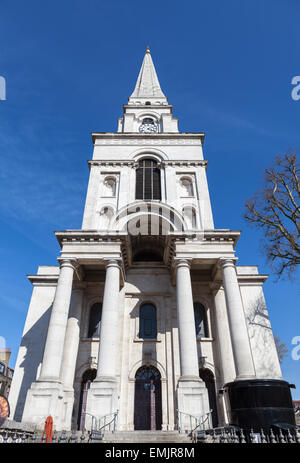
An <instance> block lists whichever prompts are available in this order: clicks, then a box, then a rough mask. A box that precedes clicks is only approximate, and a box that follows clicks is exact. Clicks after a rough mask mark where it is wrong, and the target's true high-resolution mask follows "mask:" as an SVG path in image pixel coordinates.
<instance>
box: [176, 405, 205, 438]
mask: <svg viewBox="0 0 300 463" xmlns="http://www.w3.org/2000/svg"><path fill="white" fill-rule="evenodd" d="M211 413H212V410H210V411H209V412H208V413H206V414H205V415H202V416H200V417H199V416H195V415H191V414H190V413H186V412H181V411H180V410H178V409H177V421H178V431H179V432H181V428H182V425H181V423H182V415H185V416H187V417H189V420H190V433H193V432H194V431H195V430H196V429H197V428H199V426H202V429H204V427H203V425H204V424H205V423H206V421H208V420H210V417H211ZM195 424H196V426H195Z"/></svg>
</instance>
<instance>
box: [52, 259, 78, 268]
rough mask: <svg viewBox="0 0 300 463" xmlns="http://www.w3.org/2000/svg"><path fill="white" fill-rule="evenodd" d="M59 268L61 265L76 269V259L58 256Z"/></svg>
mask: <svg viewBox="0 0 300 463" xmlns="http://www.w3.org/2000/svg"><path fill="white" fill-rule="evenodd" d="M57 260H58V262H59V266H60V268H62V267H71V268H72V269H73V270H76V269H77V268H78V266H79V264H78V262H77V259H72V258H71V259H66V258H65V257H58V258H57Z"/></svg>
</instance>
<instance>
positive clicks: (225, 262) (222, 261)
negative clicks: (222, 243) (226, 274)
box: [218, 257, 238, 268]
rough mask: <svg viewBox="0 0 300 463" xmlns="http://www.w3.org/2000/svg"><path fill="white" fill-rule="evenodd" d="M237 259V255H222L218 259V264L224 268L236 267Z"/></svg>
mask: <svg viewBox="0 0 300 463" xmlns="http://www.w3.org/2000/svg"><path fill="white" fill-rule="evenodd" d="M237 260H238V258H237V257H220V258H219V260H218V264H219V265H220V267H222V268H225V267H235V264H236V262H237Z"/></svg>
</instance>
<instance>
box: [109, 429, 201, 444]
mask: <svg viewBox="0 0 300 463" xmlns="http://www.w3.org/2000/svg"><path fill="white" fill-rule="evenodd" d="M103 442H106V443H191V442H192V440H191V438H190V437H189V436H188V435H187V434H180V433H179V432H178V431H115V432H111V431H106V432H105V433H104V437H103Z"/></svg>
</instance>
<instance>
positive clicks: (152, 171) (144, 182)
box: [135, 159, 161, 200]
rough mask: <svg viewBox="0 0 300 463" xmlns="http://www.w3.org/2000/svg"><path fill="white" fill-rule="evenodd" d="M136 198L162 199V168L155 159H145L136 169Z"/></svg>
mask: <svg viewBox="0 0 300 463" xmlns="http://www.w3.org/2000/svg"><path fill="white" fill-rule="evenodd" d="M135 198H136V199H142V200H149V199H150V200H151V199H161V185H160V169H159V167H158V165H157V162H156V161H154V160H153V159H143V160H141V161H140V162H139V166H138V168H137V170H136V185H135Z"/></svg>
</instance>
